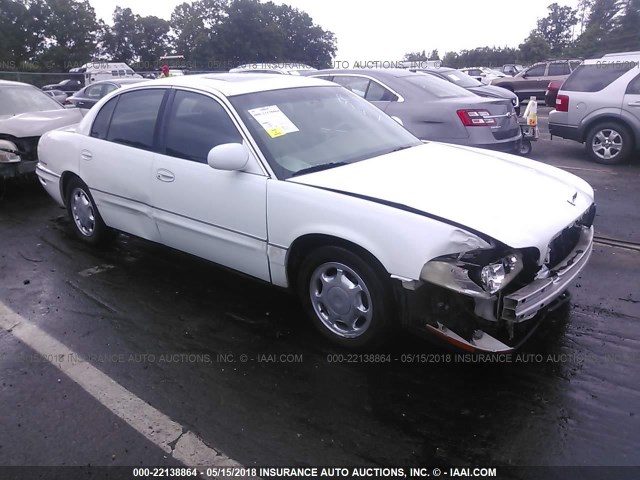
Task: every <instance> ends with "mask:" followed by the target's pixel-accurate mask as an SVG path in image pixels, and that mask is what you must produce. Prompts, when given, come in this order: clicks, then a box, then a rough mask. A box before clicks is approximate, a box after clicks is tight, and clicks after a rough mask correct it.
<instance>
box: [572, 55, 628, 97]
mask: <svg viewBox="0 0 640 480" xmlns="http://www.w3.org/2000/svg"><path fill="white" fill-rule="evenodd" d="M634 67H637V65H636V64H635V63H632V62H627V63H607V64H599V63H597V64H590V65H580V66H579V67H578V68H576V69H575V70H574V71H573V73H572V74H571V75H570V76H569V78H567V80H566V81H565V82H564V85H563V86H562V90H567V91H570V92H599V91H600V90H602V89H603V88H605V87H606V86H608V85H610V84H611V83H612V82H613V81H614V80H617V79H618V78H620V77H621V76H622V75H624V74H625V73H627V72H628V71H629V70H631V69H632V68H634Z"/></svg>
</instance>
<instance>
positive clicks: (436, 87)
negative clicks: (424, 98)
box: [401, 74, 476, 98]
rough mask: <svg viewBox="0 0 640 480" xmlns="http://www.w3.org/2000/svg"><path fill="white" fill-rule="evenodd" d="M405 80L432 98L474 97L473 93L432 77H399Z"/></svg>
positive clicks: (421, 75)
mask: <svg viewBox="0 0 640 480" xmlns="http://www.w3.org/2000/svg"><path fill="white" fill-rule="evenodd" d="M401 78H404V79H406V80H407V81H408V82H409V83H411V84H413V85H415V86H417V87H420V89H422V91H423V92H424V93H425V94H426V95H429V96H431V97H432V98H454V97H475V96H476V95H475V93H471V92H470V91H468V90H465V89H464V88H462V87H459V86H457V85H455V84H453V83H450V82H447V81H446V80H443V79H441V78H438V77H434V76H433V75H425V74H419V75H410V76H406V77H401Z"/></svg>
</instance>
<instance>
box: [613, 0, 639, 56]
mask: <svg viewBox="0 0 640 480" xmlns="http://www.w3.org/2000/svg"><path fill="white" fill-rule="evenodd" d="M621 6H622V9H621V10H622V11H621V12H620V15H619V16H618V17H616V19H615V28H614V30H613V31H612V32H611V35H610V38H609V39H607V42H606V43H607V47H608V51H613V52H624V51H635V50H640V0H624V1H623V2H622V3H621Z"/></svg>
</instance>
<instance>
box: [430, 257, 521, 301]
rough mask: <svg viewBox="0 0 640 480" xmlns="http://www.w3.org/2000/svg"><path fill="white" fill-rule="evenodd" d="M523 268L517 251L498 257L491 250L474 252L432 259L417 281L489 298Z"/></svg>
mask: <svg viewBox="0 0 640 480" xmlns="http://www.w3.org/2000/svg"><path fill="white" fill-rule="evenodd" d="M503 255H504V254H503ZM523 267H524V263H523V261H522V254H521V253H519V252H516V253H509V254H507V255H505V256H504V257H502V258H500V254H499V253H497V252H496V251H495V250H474V251H471V252H466V253H462V254H458V255H445V256H443V257H439V258H434V259H433V260H431V261H429V262H427V263H426V264H425V265H424V267H422V271H421V272H420V278H421V279H422V280H424V281H427V282H430V283H434V284H436V285H440V286H442V287H445V288H447V289H450V290H454V291H456V292H460V293H463V294H465V295H468V296H472V297H480V298H489V296H490V295H493V294H495V293H496V292H498V291H499V290H501V289H502V288H504V287H506V286H507V284H509V282H511V281H512V280H513V279H514V278H515V277H516V276H517V275H518V274H519V273H520V272H521V271H522V269H523Z"/></svg>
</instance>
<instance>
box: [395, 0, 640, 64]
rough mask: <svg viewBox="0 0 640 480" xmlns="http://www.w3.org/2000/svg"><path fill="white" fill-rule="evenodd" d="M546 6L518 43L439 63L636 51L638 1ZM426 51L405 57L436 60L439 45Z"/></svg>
mask: <svg viewBox="0 0 640 480" xmlns="http://www.w3.org/2000/svg"><path fill="white" fill-rule="evenodd" d="M547 11H548V14H547V16H546V17H544V18H540V19H538V21H537V23H536V28H534V29H533V30H532V31H531V32H530V33H529V35H528V36H527V37H526V38H525V39H524V40H523V42H522V43H521V44H520V45H519V46H518V47H517V48H514V47H508V46H504V47H495V46H493V47H488V46H487V47H479V48H474V49H472V50H462V51H460V52H446V53H445V55H444V56H443V57H442V59H441V60H442V65H443V66H447V67H453V68H463V67H471V66H489V67H491V66H502V65H504V64H506V63H520V64H524V65H531V64H533V63H535V62H539V61H542V60H546V59H549V58H576V57H578V58H589V57H597V56H600V55H603V54H605V53H610V52H624V51H634V50H640V0H578V3H577V6H576V8H572V7H569V6H560V5H558V4H557V3H553V4H551V5H549V6H548V7H547ZM425 53H426V52H425V51H424V50H423V51H422V52H410V53H407V54H406V55H405V60H440V57H439V55H438V51H437V50H434V51H433V52H431V54H430V55H426V54H425Z"/></svg>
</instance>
